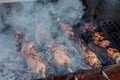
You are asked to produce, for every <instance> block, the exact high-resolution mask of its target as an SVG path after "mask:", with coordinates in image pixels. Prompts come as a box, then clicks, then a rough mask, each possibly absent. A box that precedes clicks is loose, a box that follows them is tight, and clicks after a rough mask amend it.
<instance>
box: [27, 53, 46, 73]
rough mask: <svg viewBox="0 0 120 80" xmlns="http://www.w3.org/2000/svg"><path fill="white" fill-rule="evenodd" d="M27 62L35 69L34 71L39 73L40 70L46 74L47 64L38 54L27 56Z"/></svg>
mask: <svg viewBox="0 0 120 80" xmlns="http://www.w3.org/2000/svg"><path fill="white" fill-rule="evenodd" d="M25 60H26V63H27V64H28V66H29V67H30V69H32V70H33V71H34V73H37V74H38V73H39V72H40V71H41V72H42V73H43V74H45V72H46V66H45V64H44V63H43V62H42V61H41V60H40V58H39V57H38V56H36V55H29V56H27V57H26V58H25Z"/></svg>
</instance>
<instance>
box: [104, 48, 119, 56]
mask: <svg viewBox="0 0 120 80" xmlns="http://www.w3.org/2000/svg"><path fill="white" fill-rule="evenodd" d="M106 52H107V53H108V56H109V57H112V55H113V54H114V53H118V52H119V51H118V50H117V49H115V48H110V47H109V48H107V49H106Z"/></svg>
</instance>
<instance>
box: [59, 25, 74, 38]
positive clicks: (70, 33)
mask: <svg viewBox="0 0 120 80" xmlns="http://www.w3.org/2000/svg"><path fill="white" fill-rule="evenodd" d="M60 29H61V30H62V31H63V32H64V33H65V35H67V36H68V37H72V39H73V38H75V32H74V30H73V28H72V26H71V25H69V24H65V23H60Z"/></svg>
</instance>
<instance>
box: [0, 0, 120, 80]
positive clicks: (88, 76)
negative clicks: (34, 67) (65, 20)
mask: <svg viewBox="0 0 120 80" xmlns="http://www.w3.org/2000/svg"><path fill="white" fill-rule="evenodd" d="M38 2H39V3H43V4H46V3H44V2H42V1H38ZM48 2H49V1H48ZM50 2H53V3H56V2H57V0H50ZM82 2H83V5H84V6H85V7H86V9H85V13H84V15H83V16H82V18H81V19H78V20H76V21H75V22H74V24H72V26H73V30H74V31H75V33H76V35H75V37H76V38H75V39H74V42H77V41H78V40H77V39H80V38H82V39H83V40H84V42H85V44H86V45H88V44H90V45H88V46H87V48H88V49H90V50H92V51H94V52H95V53H96V55H97V56H98V58H99V59H100V61H101V65H102V68H101V69H102V70H103V71H104V72H105V73H106V74H107V77H109V79H110V80H119V79H120V78H119V75H120V73H119V70H120V68H119V66H120V65H119V64H115V61H113V60H111V59H110V58H109V57H108V56H107V55H106V53H105V50H103V48H101V47H99V46H96V45H95V44H94V42H93V39H92V33H91V32H88V33H84V31H82V30H81V29H80V26H83V25H84V24H86V23H91V24H93V25H94V26H95V28H96V30H95V31H100V32H103V33H104V35H105V38H106V39H107V40H109V41H110V42H111V44H110V46H111V47H114V48H116V49H118V50H120V42H119V41H120V31H119V30H120V27H119V26H120V23H119V22H120V16H119V12H120V1H119V0H116V1H114V0H104V1H102V0H82ZM6 4H7V7H8V9H9V10H10V7H11V4H9V3H6ZM9 10H8V13H9ZM1 17H2V19H3V23H4V20H5V19H4V17H3V16H1ZM4 24H5V25H6V27H5V28H2V29H1V30H0V33H6V32H7V31H8V32H7V33H9V29H11V27H12V26H11V25H9V24H6V23H4ZM7 33H6V34H7ZM105 77H106V76H103V75H102V73H101V70H100V69H86V70H82V69H80V70H77V71H76V72H71V73H67V74H63V75H58V76H49V77H46V78H41V79H38V80H97V79H98V80H106V78H105Z"/></svg>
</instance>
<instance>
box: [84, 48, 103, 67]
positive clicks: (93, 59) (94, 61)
mask: <svg viewBox="0 0 120 80" xmlns="http://www.w3.org/2000/svg"><path fill="white" fill-rule="evenodd" d="M83 57H84V60H85V61H86V63H87V64H89V65H90V66H92V67H94V68H100V67H101V63H100V61H99V59H98V58H97V56H96V55H95V53H94V52H92V51H91V50H87V51H86V52H85V54H83Z"/></svg>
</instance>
